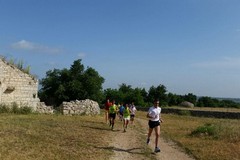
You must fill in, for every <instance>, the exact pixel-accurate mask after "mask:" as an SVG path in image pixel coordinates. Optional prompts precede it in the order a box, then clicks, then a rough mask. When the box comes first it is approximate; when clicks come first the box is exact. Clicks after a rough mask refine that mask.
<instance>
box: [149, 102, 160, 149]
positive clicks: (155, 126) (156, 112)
mask: <svg viewBox="0 0 240 160" xmlns="http://www.w3.org/2000/svg"><path fill="white" fill-rule="evenodd" d="M147 118H149V122H148V126H149V129H148V137H147V144H149V142H150V137H151V134H152V131H153V130H154V131H155V136H156V138H155V150H154V152H156V153H157V152H160V151H161V150H160V147H159V146H158V139H159V136H160V123H162V122H163V121H162V119H161V108H160V107H159V100H155V101H154V105H153V106H152V107H150V108H149V110H148V113H147Z"/></svg>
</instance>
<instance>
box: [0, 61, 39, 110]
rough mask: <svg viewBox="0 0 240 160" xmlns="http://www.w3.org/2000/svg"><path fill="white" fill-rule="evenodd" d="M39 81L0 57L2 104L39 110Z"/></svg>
mask: <svg viewBox="0 0 240 160" xmlns="http://www.w3.org/2000/svg"><path fill="white" fill-rule="evenodd" d="M39 102H40V100H39V98H38V79H36V78H35V77H34V76H32V75H30V74H28V73H24V72H23V71H21V70H20V69H18V68H17V67H16V66H14V65H12V64H10V63H8V62H7V61H5V60H4V59H3V58H1V57H0V104H5V105H12V104H13V103H16V104H17V105H18V106H19V107H22V106H28V107H32V108H33V110H36V109H37V105H38V103H39Z"/></svg>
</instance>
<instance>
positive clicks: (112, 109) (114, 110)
mask: <svg viewBox="0 0 240 160" xmlns="http://www.w3.org/2000/svg"><path fill="white" fill-rule="evenodd" d="M117 112H118V110H117V105H116V104H115V101H114V100H113V102H112V105H111V106H110V107H109V126H110V127H111V129H112V130H113V128H114V122H115V118H116V114H117Z"/></svg>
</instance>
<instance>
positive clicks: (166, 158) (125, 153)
mask: <svg viewBox="0 0 240 160" xmlns="http://www.w3.org/2000/svg"><path fill="white" fill-rule="evenodd" d="M135 121H136V122H135V126H133V125H129V128H128V130H127V132H123V129H122V123H120V122H117V124H116V127H115V129H114V131H112V133H111V135H112V137H113V138H112V141H111V143H110V146H111V147H112V148H113V151H114V155H113V157H111V160H112V159H113V160H122V159H136V160H194V159H193V158H191V157H190V156H188V155H187V154H185V153H184V152H183V151H181V150H180V148H179V147H177V145H175V144H174V143H173V142H166V141H165V140H164V139H163V138H160V147H161V152H160V153H157V154H156V153H154V152H153V149H154V141H153V140H152V142H150V144H149V145H147V144H146V136H147V130H148V126H147V122H146V120H142V119H136V120H135ZM152 137H153V138H154V134H153V135H152ZM153 138H152V139H153Z"/></svg>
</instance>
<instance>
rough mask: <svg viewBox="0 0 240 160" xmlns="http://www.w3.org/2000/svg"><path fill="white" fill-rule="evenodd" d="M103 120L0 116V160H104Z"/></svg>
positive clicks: (73, 117)
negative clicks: (102, 147) (100, 147)
mask: <svg viewBox="0 0 240 160" xmlns="http://www.w3.org/2000/svg"><path fill="white" fill-rule="evenodd" d="M102 117H103V116H95V117H89V116H56V115H12V114H1V116H0V136H1V139H0V144H1V145H0V150H1V152H0V153H1V154H0V159H4V160H14V159H18V160H25V159H56V160H58V159H71V160H75V159H76V160H77V159H78V160H79V159H89V160H91V159H92V160H94V159H108V158H109V157H110V156H111V155H112V154H113V152H112V151H111V150H104V151H103V150H101V149H99V146H108V142H107V140H106V138H107V135H108V134H109V129H108V127H107V126H106V124H104V123H103V122H102V121H103V118H102Z"/></svg>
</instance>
